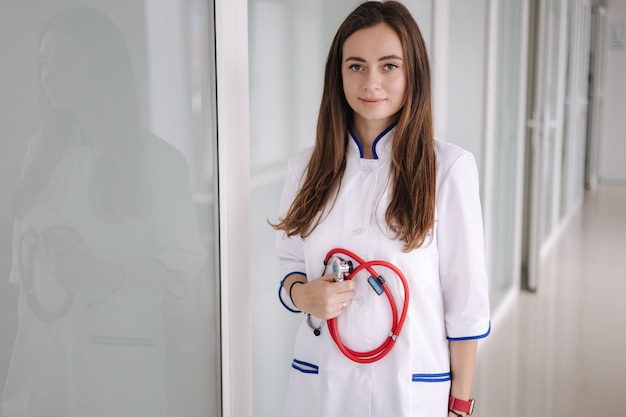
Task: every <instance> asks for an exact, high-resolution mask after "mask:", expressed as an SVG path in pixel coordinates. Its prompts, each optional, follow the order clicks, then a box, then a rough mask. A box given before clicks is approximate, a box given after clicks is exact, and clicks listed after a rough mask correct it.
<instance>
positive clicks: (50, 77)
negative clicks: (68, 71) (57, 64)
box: [40, 64, 59, 89]
mask: <svg viewBox="0 0 626 417" xmlns="http://www.w3.org/2000/svg"><path fill="white" fill-rule="evenodd" d="M40 78H41V85H42V86H43V87H44V88H46V89H48V88H50V87H54V86H55V85H56V84H58V78H59V71H58V69H55V68H54V66H52V65H51V64H47V65H45V66H42V67H41V77H40Z"/></svg>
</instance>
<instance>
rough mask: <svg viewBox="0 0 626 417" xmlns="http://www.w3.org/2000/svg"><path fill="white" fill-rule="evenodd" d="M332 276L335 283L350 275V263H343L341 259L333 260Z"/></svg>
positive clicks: (351, 269)
mask: <svg viewBox="0 0 626 417" xmlns="http://www.w3.org/2000/svg"><path fill="white" fill-rule="evenodd" d="M331 265H332V268H333V274H335V281H343V280H344V279H345V278H346V276H348V275H349V274H351V273H352V271H353V270H354V268H353V266H352V261H345V260H343V259H341V258H335V259H333V262H332V264H331Z"/></svg>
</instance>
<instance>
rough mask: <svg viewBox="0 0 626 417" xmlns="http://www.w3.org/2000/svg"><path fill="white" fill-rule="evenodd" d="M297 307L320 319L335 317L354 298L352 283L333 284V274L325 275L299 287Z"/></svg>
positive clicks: (348, 281)
mask: <svg viewBox="0 0 626 417" xmlns="http://www.w3.org/2000/svg"><path fill="white" fill-rule="evenodd" d="M299 287H302V288H297V289H296V290H297V291H300V294H299V300H298V301H299V303H301V304H302V305H301V306H300V305H299V307H300V308H301V309H302V310H303V311H306V312H307V313H311V314H313V315H314V316H316V317H319V318H322V319H330V318H333V317H337V316H338V315H339V314H341V312H342V311H344V310H345V309H346V308H348V306H349V305H350V302H351V300H352V298H353V297H354V282H352V281H350V280H346V281H341V282H335V280H334V276H333V274H329V275H325V276H323V277H321V278H319V279H316V280H313V281H310V282H308V283H307V284H304V285H302V286H299Z"/></svg>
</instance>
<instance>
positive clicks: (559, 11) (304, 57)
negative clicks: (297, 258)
mask: <svg viewBox="0 0 626 417" xmlns="http://www.w3.org/2000/svg"><path fill="white" fill-rule="evenodd" d="M358 3H359V1H354V0H248V1H246V0H213V1H209V0H171V1H165V0H130V1H121V0H120V1H118V0H106V1H105V0H46V1H43V0H0V56H1V57H2V60H1V63H0V92H1V94H0V133H1V135H0V161H1V163H0V193H1V194H0V391H2V392H4V394H3V397H2V402H1V403H0V404H2V406H1V407H0V417H13V416H29V415H30V416H39V415H44V414H41V413H40V412H38V411H37V410H41V409H42V408H38V407H44V405H45V404H55V405H54V407H56V408H54V407H52V406H50V407H48V408H47V409H46V410H47V412H46V413H45V415H50V416H61V415H63V416H69V415H81V416H96V415H101V414H99V413H100V412H96V411H94V410H93V409H89V407H90V406H94V405H96V404H98V401H102V402H108V403H116V404H117V405H116V407H117V408H115V407H113V408H111V409H107V408H102V413H103V414H104V413H105V412H106V411H110V413H109V414H111V413H117V414H118V415H131V414H134V415H151V416H155V415H172V416H196V415H197V416H237V417H239V416H252V415H254V416H257V417H264V416H275V415H278V414H279V413H280V410H281V408H282V400H283V394H284V390H285V386H286V383H287V375H288V372H289V367H290V364H291V360H292V357H291V351H292V342H293V339H294V335H295V329H296V328H297V326H298V325H299V323H300V321H301V320H302V316H300V315H297V314H292V313H289V312H288V311H287V310H285V309H284V308H283V307H282V306H281V304H280V302H279V301H278V299H277V291H278V284H279V281H280V279H281V278H282V277H279V276H278V273H277V268H276V261H275V258H274V254H273V239H274V233H273V230H272V229H271V228H270V227H269V226H268V225H267V219H270V220H275V216H276V212H277V208H278V202H279V198H280V192H281V189H282V184H283V181H284V178H285V175H286V166H287V159H288V158H289V157H290V156H291V155H293V154H294V153H296V152H298V151H299V150H301V149H303V148H305V147H308V146H311V145H312V144H313V139H314V135H315V125H316V118H317V112H318V108H319V101H320V98H321V88H322V77H323V68H324V63H325V59H326V54H327V51H328V48H329V45H330V41H331V39H332V36H333V35H334V33H335V31H336V29H337V28H338V26H339V24H340V22H341V21H342V20H343V19H344V18H345V16H346V15H347V14H348V13H349V12H350V11H351V10H352V9H353V8H354V7H355V6H356V5H357V4H358ZM403 3H404V4H405V5H406V6H407V7H408V8H409V10H410V11H411V12H412V14H413V16H414V17H415V19H416V20H417V22H418V24H419V25H420V28H421V30H422V33H423V35H424V38H425V40H426V42H427V44H428V49H429V53H430V60H431V65H432V70H433V84H434V111H435V133H436V136H437V137H439V138H441V139H444V140H446V141H449V142H452V143H456V144H458V145H460V146H462V147H464V148H466V149H468V150H470V151H471V152H472V153H473V154H474V155H475V157H476V160H477V163H478V166H479V171H480V177H481V178H480V179H481V199H482V205H483V214H484V224H485V234H486V250H487V263H488V265H487V266H488V272H489V277H490V301H491V309H492V334H491V335H490V337H489V338H487V339H485V340H484V341H481V343H480V349H479V357H478V368H477V372H476V375H475V379H474V395H475V397H476V398H477V409H476V412H475V414H477V415H480V416H486V417H488V416H496V415H497V416H502V415H507V416H553V415H560V414H562V413H567V414H568V415H572V416H583V415H585V416H587V415H615V416H619V415H623V416H626V411H624V410H626V399H625V398H624V397H623V396H620V391H621V390H620V387H623V386H624V385H625V384H626V376H625V375H626V361H624V360H621V359H620V358H621V356H622V355H621V351H620V349H619V348H620V346H623V345H624V342H626V330H625V329H626V309H625V308H624V307H623V306H621V305H620V304H622V303H621V302H620V299H619V295H620V294H622V293H623V291H624V290H626V288H624V285H625V284H624V282H626V280H624V278H626V264H625V263H624V255H623V254H624V253H626V238H624V237H623V236H625V233H626V215H625V214H624V213H626V164H624V163H623V161H624V159H626V140H625V138H624V131H625V126H624V123H626V122H625V120H626V118H625V117H624V116H625V115H626V82H625V81H624V80H623V79H621V78H619V77H620V76H622V75H620V74H626V0H605V1H600V0H597V1H591V0H438V1H434V0H404V1H403ZM76 8H81V10H82V9H84V8H87V9H88V10H94V11H96V12H97V13H98V15H99V16H101V18H102V19H104V20H105V21H106V22H108V23H107V24H108V26H107V27H110V28H111V29H110V30H111V33H115V34H116V35H115V36H118V35H119V38H120V39H121V40H122V41H121V42H120V43H119V44H120V45H124V48H122V49H124V50H125V51H126V52H125V54H121V55H120V54H113V53H111V54H109V52H110V51H108V50H106V46H102V45H101V44H100V43H98V42H95V43H94V42H92V43H90V39H92V38H94V39H96V40H97V39H98V37H105V38H107V39H108V38H109V35H106V36H105V35H98V32H97V31H96V28H95V26H96V25H82V26H81V25H80V24H77V27H78V29H73V30H69V29H67V30H65V29H64V28H65V27H66V26H68V25H70V23H68V21H67V20H62V19H61V21H60V23H59V20H58V19H55V16H59V13H61V14H63V13H65V12H67V11H68V10H76ZM51 22H52V23H51ZM64 25H66V26H64ZM68 27H69V26H68ZM50 33H52V35H50V36H46V35H47V34H50ZM59 33H61V35H62V36H61V37H60V40H59V39H57V38H58V36H57V37H56V38H55V37H54V35H55V34H56V35H58V34H59ZM77 33H78V35H77ZM94 33H95V34H96V35H94ZM111 36H113V35H111ZM68 38H69V39H68ZM51 39H52V40H51ZM124 56H126V57H128V61H129V64H128V67H129V68H130V72H131V73H132V76H130V77H129V78H130V79H132V80H133V82H132V84H128V83H126V82H125V81H123V79H122V78H121V77H122V76H121V75H119V73H118V72H116V70H115V68H118V67H122V66H125V65H126V63H125V62H126V61H125V59H126V58H123V57H124ZM118 64H119V65H118ZM122 64H123V65H122ZM85 68H87V69H85ZM81 71H83V72H81ZM85 74H87V75H85ZM85 77H86V78H85ZM84 79H87V81H84ZM125 79H126V78H124V80H125ZM81 80H82V81H81ZM117 90H120V92H119V94H118V95H116V94H117V93H115V94H114V93H111V91H117ZM131 90H132V91H131ZM64 91H65V92H68V91H74V92H76V91H78V92H77V93H73V94H77V95H78V96H79V97H82V98H81V100H82V101H81V100H77V101H72V102H68V103H70V104H65V105H64V104H63V100H61V98H62V96H63V95H64ZM59 97H61V98H59ZM110 97H127V99H122V100H120V99H116V100H118V101H114V99H112V98H110ZM124 100H126V101H124ZM127 101H128V102H130V101H132V102H133V103H135V102H136V104H133V106H132V108H133V109H136V117H134V119H133V120H134V121H133V122H132V123H131V122H127V121H125V122H123V123H122V122H120V120H127V119H128V117H126V116H124V115H128V114H129V111H127V110H125V109H126V108H127V106H126V104H128V103H127ZM46 103H48V104H46ZM72 103H73V104H72ZM125 103H126V104H125ZM46 106H47V107H46ZM72 106H73V107H72ZM128 108H130V107H128ZM122 109H124V110H122ZM88 110H89V111H88ZM96 110H97V111H96ZM133 111H134V110H133ZM68 114H70V115H76V114H82V115H83V116H82V118H81V117H69V118H68V117H66V115H68ZM133 114H134V113H133ZM50 115H53V116H54V117H53V118H52V122H51V121H50V120H51V116H50ZM55 120H56V121H57V122H58V123H61V122H62V123H66V124H67V130H66V131H67V132H69V133H68V134H67V135H65V136H67V137H65V136H64V135H58V136H59V137H60V138H61V139H59V142H58V143H59V144H60V145H59V146H57V147H55V145H54V144H53V145H50V148H49V149H48V148H45V147H42V146H43V145H42V143H46V141H45V140H42V138H46V137H48V136H54V135H50V134H48V135H46V132H50V130H49V129H50V128H49V125H50V123H53V124H54V123H55V122H54V121H55ZM129 123H130V125H132V126H133V127H132V129H134V130H132V132H134V133H133V135H130V136H128V137H131V138H141V140H136V141H135V140H132V141H131V142H132V143H137V145H133V146H130V145H127V144H126V142H125V141H124V140H120V138H125V137H127V136H125V135H126V134H127V133H128V131H127V130H125V129H127V126H129ZM86 126H96V128H93V129H89V128H88V127H86ZM120 126H123V128H122V127H120ZM129 129H130V128H129ZM94 132H100V134H96V133H94ZM102 132H105V133H107V134H108V136H107V135H102V134H101V133H102ZM120 132H122V133H120ZM100 136H106V137H109V138H115V140H112V141H109V142H107V141H106V140H105V141H104V142H99V141H98V140H97V139H93V138H97V137H100ZM110 143H114V144H116V145H115V146H113V145H107V144H110ZM129 146H130V147H129ZM55 149H56V150H57V151H56V152H57V153H55ZM58 149H75V152H76V153H73V154H71V155H74V157H73V158H69V157H61V156H59V153H58ZM81 149H82V150H81ZM85 149H89V151H85ZM102 155H104V156H109V155H117V156H113V157H111V160H112V161H113V162H111V164H112V165H111V167H109V166H108V165H105V164H104V162H102V161H108V159H106V158H105V157H101V156H102ZM90 167H105V168H106V167H109V168H106V169H105V168H102V170H101V171H100V172H102V173H103V174H104V178H105V181H104V182H103V184H105V185H103V186H102V188H100V186H99V185H98V184H99V183H98V182H97V181H96V182H94V181H95V180H92V177H91V176H90V175H87V174H84V175H81V172H89V168H90ZM120 167H121V168H120ZM81 169H82V170H85V169H87V171H81ZM60 173H65V175H61V174H60ZM31 176H33V178H35V179H37V178H39V182H43V184H44V185H43V186H41V187H40V188H41V189H38V188H37V187H35V186H33V187H34V188H33V189H34V190H35V191H32V190H31V188H29V187H26V186H25V184H27V183H28V181H26V182H25V181H24V178H30V177H31ZM44 179H45V180H46V181H44ZM48 179H50V184H53V185H54V187H53V189H54V190H57V192H59V193H70V194H71V195H72V196H78V197H76V198H75V200H72V201H76V205H75V206H61V207H59V206H58V204H56V203H55V201H54V198H53V197H54V193H52V192H51V191H50V189H49V188H50V187H51V186H50V185H46V183H47V180H48ZM106 179H108V180H109V182H111V183H120V182H121V183H124V184H130V185H129V187H130V188H129V190H131V191H129V192H128V195H131V196H134V195H140V196H144V197H145V198H144V199H142V198H138V199H137V201H139V203H138V204H139V206H138V207H139V208H138V209H137V210H136V211H132V210H131V212H132V215H131V216H126V217H125V216H122V217H123V218H122V219H120V218H116V219H114V221H113V222H112V221H111V220H110V219H103V218H101V217H98V216H96V218H93V219H92V218H86V217H85V214H84V212H83V211H81V210H83V209H84V206H85V204H83V203H84V201H88V202H91V203H92V204H93V202H94V200H93V193H94V190H95V192H96V194H97V192H98V191H102V190H105V191H103V194H102V196H104V197H101V199H100V200H95V201H101V202H104V207H109V208H110V207H112V208H113V209H116V208H123V207H125V206H124V205H123V204H121V203H120V201H122V202H124V201H127V200H125V199H124V198H121V200H120V198H118V194H116V191H111V192H110V193H109V194H107V192H106V190H109V188H107V187H106V184H107V181H106ZM120 179H122V180H120ZM33 181H34V182H33V184H37V181H35V180H33ZM133 184H134V185H136V188H132V185H133ZM113 189H114V190H115V188H113ZM133 190H138V194H135V193H134V192H133ZM120 192H121V191H120ZM29 193H30V194H29ZM121 193H122V194H121V195H122V196H124V195H125V194H124V193H123V192H121ZM33 194H34V195H35V196H36V197H37V198H35V199H34V200H35V202H34V203H33V202H31V203H28V204H19V202H20V201H21V200H20V199H19V198H18V197H19V196H22V195H33ZM64 195H65V194H64ZM46 198H48V199H46ZM83 200H84V201H83ZM128 201H130V202H135V201H136V199H135V198H134V197H128ZM16 202H17V203H16ZM80 202H83V203H80ZM81 204H82V205H81ZM142 204H143V205H142ZM114 211H115V210H114ZM123 211H124V210H122V212H123ZM105 212H106V210H105ZM105 217H106V216H105ZM114 217H115V216H114ZM127 217H128V218H127ZM129 218H130V220H129ZM59 224H62V225H64V226H71V230H73V231H77V233H74V234H72V236H74V237H76V236H78V238H75V239H74V237H73V238H72V239H70V240H71V243H69V244H68V243H67V242H66V241H67V240H68V238H67V236H63V237H62V239H61V238H58V236H57V235H53V236H52V235H48V230H49V228H50V227H49V226H50V225H59ZM27 232H29V233H30V234H29V233H27ZM72 233H73V232H72ZM23 236H27V237H26V238H23ZM49 236H50V239H48V237H49ZM138 236H139V237H138ZM53 237H54V239H53ZM64 239H65V240H64ZM49 241H52V242H61V243H53V244H52V249H53V250H52V251H51V250H50V244H48V243H46V242H49ZM63 242H65V243H63ZM63 245H65V246H63ZM68 246H69V249H68ZM61 249H62V250H61ZM70 250H76V251H81V252H69V253H70V254H75V253H79V254H82V255H75V256H74V258H81V259H82V258H83V257H84V258H86V259H89V260H90V262H91V261H93V259H96V260H97V262H105V263H106V264H105V265H106V268H115V269H116V270H117V271H118V272H117V275H116V276H118V275H119V277H118V278H117V279H116V281H115V282H114V283H112V284H111V285H108V286H106V285H102V283H99V284H98V285H96V284H94V286H93V287H88V288H78V289H77V288H74V287H71V285H65V286H61V288H53V289H50V288H47V287H45V285H44V284H41V283H38V282H39V281H40V280H43V279H41V278H39V277H40V276H44V275H45V273H46V272H45V271H48V272H49V270H50V268H57V267H58V263H55V262H57V261H54V259H56V258H54V256H56V255H55V254H58V253H59V251H61V252H63V251H70ZM87 255H89V257H88V256H87ZM46 256H47V257H48V258H46ZM50 257H52V258H50ZM92 258H93V259H92ZM50 259H52V260H50ZM148 260H149V261H148ZM152 261H155V262H156V264H155V263H153V262H152ZM90 262H85V264H86V265H87V266H85V265H82V268H86V269H85V270H88V268H89V267H90V265H101V264H96V263H95V262H96V261H93V262H92V263H90ZM137 265H139V266H137ZM155 265H157V266H155ZM106 268H105V267H101V268H99V269H100V270H104V269H106ZM154 268H156V269H154ZM119 271H122V272H121V273H120V272H119ZM163 271H165V272H163ZM79 275H80V274H79ZM155 277H163V279H162V280H157V279H156V278H155ZM172 279H173V280H174V281H175V285H172ZM133 280H136V281H137V282H140V283H142V285H139V284H137V286H132V285H131V281H132V282H134V281H133ZM154 281H158V282H159V284H154ZM162 281H163V282H162ZM146 282H150V285H148V284H146ZM153 284H154V285H153ZM181 288H182V290H181ZM33 294H34V295H33ZM55 294H56V295H55ZM70 294H73V295H72V296H71V297H70ZM55 297H56V298H55ZM70 299H71V302H70V301H68V300H70ZM94 305H96V307H94ZM37 311H38V312H39V314H35V313H36V312H37ZM94 311H97V312H100V313H98V314H95V313H94ZM146 317H149V319H147V318H146ZM129 323H132V324H133V326H127V327H128V329H127V330H126V333H123V332H122V333H120V332H119V329H120V328H126V327H125V325H128V324H129ZM148 341H149V342H148ZM142 349H143V350H142ZM135 356H137V357H140V358H143V359H145V360H146V361H147V359H146V358H150V360H151V361H152V362H146V363H145V364H144V365H143V366H144V367H143V368H142V367H139V366H137V367H133V365H132V364H136V363H138V360H134V359H133V358H134V357H135ZM61 358H64V359H63V360H61ZM63 361H67V362H68V363H72V364H73V366H74V367H75V369H74V371H73V372H74V373H72V374H68V373H67V372H65V371H63V370H62V366H61V365H59V366H58V367H55V364H57V365H58V364H60V363H65V362H63ZM94 363H98V364H99V365H95V364H94ZM146 367H147V368H149V369H158V370H159V372H158V373H155V374H149V375H147V374H145V369H147V368H146ZM116 368H124V369H125V373H115V372H108V371H107V369H109V370H110V369H116ZM38 369H39V371H38ZM41 369H43V371H41ZM61 374H62V375H63V377H61ZM155 375H156V376H155ZM55 376H56V377H57V378H56V379H55ZM120 379H127V380H128V381H132V383H135V384H138V385H146V386H149V387H150V389H147V388H146V389H145V390H142V391H141V392H142V393H143V394H142V395H143V397H141V398H143V400H141V401H144V400H145V401H146V403H151V404H152V406H151V407H153V408H146V407H142V406H141V404H142V403H141V401H140V400H139V399H136V400H135V401H134V404H122V403H123V402H124V401H128V400H127V399H125V400H121V399H120V398H121V397H115V396H114V392H115V391H114V390H112V388H111V387H114V386H115V385H116V383H115V381H119V380H120ZM154 380H159V381H160V382H159V383H158V384H156V383H154V384H153V383H151V382H150V381H152V382H154ZM52 381H56V382H57V384H58V385H59V386H61V385H63V387H64V388H63V389H61V388H55V389H52V388H51V386H53V385H55V384H53V383H52ZM149 382H150V383H149ZM129 384H130V382H129ZM79 386H82V388H81V390H82V391H81V390H79V389H78V388H77V387H79ZM130 386H132V385H130ZM105 392H109V393H110V395H109V396H108V397H107V396H106V395H104V394H103V393H105ZM81 393H82V394H81ZM77 396H78V397H80V398H87V400H84V401H81V400H79V399H77ZM98 397H102V398H98ZM50 398H56V399H57V400H54V401H52V400H50ZM138 398H139V397H138ZM151 398H152V399H153V400H154V401H150V399H151ZM50 401H52V402H50ZM131 402H132V401H131ZM155 404H156V405H155ZM123 407H127V408H123ZM133 407H134V408H133ZM87 410H88V411H87ZM129 410H132V411H129ZM148 410H150V411H148Z"/></svg>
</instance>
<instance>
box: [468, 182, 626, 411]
mask: <svg viewBox="0 0 626 417" xmlns="http://www.w3.org/2000/svg"><path fill="white" fill-rule="evenodd" d="M492 336H493V340H487V341H485V342H484V343H485V344H484V346H483V347H482V349H481V352H480V356H479V361H478V365H477V373H476V379H475V387H476V390H475V394H476V398H477V412H476V415H478V416H481V417H495V416H512V417H531V416H532V417H552V416H568V417H583V416H584V417H589V416H610V417H626V187H624V186H617V185H601V186H599V187H598V188H597V189H596V190H595V191H593V192H588V193H587V194H586V197H585V203H584V206H583V209H582V210H581V211H580V212H579V213H578V214H577V215H576V216H575V217H574V218H573V220H572V221H571V222H570V223H569V224H568V225H567V228H566V229H565V230H564V231H563V233H562V234H561V236H560V237H559V239H558V241H557V242H556V243H555V244H554V246H553V247H552V248H551V249H550V251H549V252H548V253H547V254H546V256H545V257H544V259H543V261H542V266H541V273H540V281H539V290H538V292H537V293H535V294H531V293H526V292H522V293H521V294H520V295H519V296H518V297H517V298H516V299H515V301H514V302H513V303H512V305H511V306H509V308H508V309H507V311H506V312H505V313H504V315H503V316H502V317H500V318H499V319H498V320H497V321H496V322H495V323H494V332H493V334H492ZM492 336H490V338H491V337H492ZM514 375H517V378H515V377H514ZM478 401H481V402H482V404H483V406H482V407H480V405H478V404H479V403H478Z"/></svg>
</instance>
